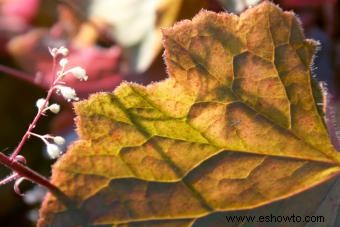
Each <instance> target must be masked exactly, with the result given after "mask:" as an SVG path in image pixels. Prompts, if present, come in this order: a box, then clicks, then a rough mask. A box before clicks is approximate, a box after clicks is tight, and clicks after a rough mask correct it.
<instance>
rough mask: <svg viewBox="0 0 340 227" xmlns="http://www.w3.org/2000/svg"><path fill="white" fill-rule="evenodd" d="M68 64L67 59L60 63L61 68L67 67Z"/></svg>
mask: <svg viewBox="0 0 340 227" xmlns="http://www.w3.org/2000/svg"><path fill="white" fill-rule="evenodd" d="M67 64H68V60H67V59H66V58H62V59H61V60H60V61H59V65H60V66H61V67H65V66H66V65H67Z"/></svg>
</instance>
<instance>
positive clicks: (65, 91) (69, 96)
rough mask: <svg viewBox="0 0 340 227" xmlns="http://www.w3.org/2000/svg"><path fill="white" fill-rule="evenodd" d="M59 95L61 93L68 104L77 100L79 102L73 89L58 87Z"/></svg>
mask: <svg viewBox="0 0 340 227" xmlns="http://www.w3.org/2000/svg"><path fill="white" fill-rule="evenodd" d="M56 88H57V93H60V94H61V95H62V96H63V97H64V98H65V99H66V100H67V101H68V102H70V101H72V100H75V101H78V100H79V98H78V97H77V94H76V91H75V90H74V89H73V88H70V87H66V86H63V85H58V86H56Z"/></svg>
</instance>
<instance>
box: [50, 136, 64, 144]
mask: <svg viewBox="0 0 340 227" xmlns="http://www.w3.org/2000/svg"><path fill="white" fill-rule="evenodd" d="M53 141H54V142H55V143H56V144H58V145H63V144H64V143H65V139H64V138H63V137H61V136H55V137H54V138H53Z"/></svg>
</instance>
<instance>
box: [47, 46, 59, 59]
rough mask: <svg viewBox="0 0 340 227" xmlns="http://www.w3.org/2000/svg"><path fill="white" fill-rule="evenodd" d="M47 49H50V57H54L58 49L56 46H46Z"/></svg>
mask: <svg viewBox="0 0 340 227" xmlns="http://www.w3.org/2000/svg"><path fill="white" fill-rule="evenodd" d="M48 50H49V51H50V54H51V55H52V57H54V58H55V57H56V56H57V53H58V49H57V48H52V49H51V48H48Z"/></svg>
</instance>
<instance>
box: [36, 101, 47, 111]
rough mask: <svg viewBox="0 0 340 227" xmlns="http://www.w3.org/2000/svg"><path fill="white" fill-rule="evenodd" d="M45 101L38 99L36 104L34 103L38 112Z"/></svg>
mask: <svg viewBox="0 0 340 227" xmlns="http://www.w3.org/2000/svg"><path fill="white" fill-rule="evenodd" d="M45 101H46V100H45V99H43V98H40V99H38V100H37V101H36V103H35V105H36V107H38V109H39V110H40V109H41V108H42V107H43V105H44V103H45ZM47 105H48V104H47Z"/></svg>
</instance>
